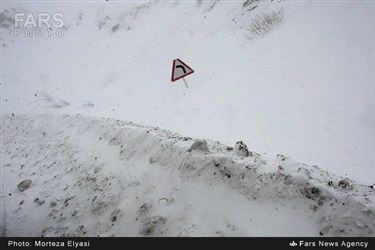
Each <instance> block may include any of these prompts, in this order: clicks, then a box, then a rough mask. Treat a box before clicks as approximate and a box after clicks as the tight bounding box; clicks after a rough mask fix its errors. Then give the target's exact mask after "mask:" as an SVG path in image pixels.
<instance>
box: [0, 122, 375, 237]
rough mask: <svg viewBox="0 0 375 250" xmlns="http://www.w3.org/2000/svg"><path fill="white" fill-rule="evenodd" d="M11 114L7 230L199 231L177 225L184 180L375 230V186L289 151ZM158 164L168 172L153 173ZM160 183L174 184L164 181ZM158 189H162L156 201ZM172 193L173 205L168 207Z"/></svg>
mask: <svg viewBox="0 0 375 250" xmlns="http://www.w3.org/2000/svg"><path fill="white" fill-rule="evenodd" d="M2 120H3V124H2V136H3V145H2V147H3V148H2V152H3V155H4V159H3V162H2V168H3V172H4V171H5V172H6V173H7V174H5V175H4V174H2V178H4V176H7V180H4V182H5V183H6V186H5V189H6V193H9V196H8V195H5V194H4V193H3V199H4V201H5V205H6V206H5V215H6V218H2V219H3V222H4V223H2V225H4V230H3V231H4V232H5V234H6V235H8V236H22V235H28V236H30V235H29V234H30V231H28V230H30V229H33V233H34V234H36V235H37V236H38V235H46V236H56V235H59V236H82V235H91V236H92V235H94V236H95V235H98V236H100V235H103V236H105V235H110V234H111V233H112V235H156V236H162V235H170V236H175V235H178V236H190V235H197V234H198V235H199V230H198V229H195V230H196V231H194V230H193V229H191V228H189V229H186V228H185V229H183V230H182V229H176V228H175V229H173V227H177V226H176V225H177V224H176V223H177V222H176V221H177V220H179V219H177V218H180V217H179V216H180V215H181V214H183V213H184V211H183V210H182V209H181V210H179V208H181V207H180V206H178V205H173V202H176V201H178V200H179V197H178V192H179V189H182V188H180V187H182V184H181V183H184V182H188V183H193V185H194V186H195V187H196V188H197V189H198V190H200V189H202V190H204V189H205V186H206V185H207V186H208V187H209V188H210V187H211V186H213V187H214V186H217V185H222V184H223V183H224V184H225V185H226V186H227V187H229V188H230V189H232V190H234V192H236V193H240V194H241V195H243V196H245V197H246V199H247V200H248V201H249V202H250V201H251V202H257V203H263V202H267V201H273V202H278V203H284V202H285V203H294V202H298V203H304V204H306V207H307V211H304V212H306V213H307V214H309V215H310V216H311V217H312V218H314V220H315V221H316V225H317V227H316V229H317V230H316V232H315V233H316V234H315V235H324V236H374V235H375V221H374V220H373V217H374V214H375V206H374V198H375V195H374V187H373V186H365V185H360V184H358V183H356V182H354V181H352V180H349V179H342V178H340V177H338V176H335V175H334V174H331V173H328V172H325V171H322V170H321V169H319V168H318V167H317V166H308V165H306V164H301V163H297V162H294V161H293V160H291V159H289V158H288V157H285V156H284V155H281V154H279V155H277V157H276V158H275V159H273V160H269V159H266V157H264V156H261V155H260V154H258V153H255V152H251V151H248V150H247V148H246V145H245V144H243V143H242V142H239V143H237V144H236V145H235V146H234V147H229V146H226V145H223V144H220V143H219V142H215V141H211V140H195V139H192V138H189V137H183V136H181V135H179V134H176V133H172V132H170V131H166V130H162V129H159V128H152V127H144V126H140V125H137V124H134V123H131V122H124V121H120V120H113V119H104V118H103V119H97V118H90V117H85V116H82V115H77V116H69V115H64V116H57V115H36V116H4V117H2ZM77 141H79V142H80V143H77ZM85 145H86V146H85ZM155 169H158V171H159V172H160V171H161V172H162V174H161V175H160V176H158V175H154V174H153V173H155V172H153V171H154V170H155ZM12 176H14V178H13V177H12ZM34 176H38V178H34ZM145 176H146V177H145ZM17 179H19V181H18V182H14V181H13V180H17ZM24 179H31V180H32V184H31V186H30V188H28V189H27V190H25V191H23V192H21V191H19V190H17V189H16V188H17V184H18V183H19V182H21V181H22V180H24ZM141 184H142V185H141ZM160 186H168V187H166V188H165V189H163V190H160ZM165 190H168V191H167V192H165ZM150 193H153V196H150ZM157 195H159V197H162V198H160V199H159V200H157V201H156V200H155V198H153V197H156V196H157ZM163 195H164V196H163ZM181 195H182V196H183V195H184V194H183V193H181ZM146 197H148V198H147V199H148V201H145V200H146ZM135 198H136V199H135ZM139 198H140V199H139ZM181 198H182V199H183V197H180V199H181ZM142 199H144V200H142ZM20 200H22V201H21V202H20ZM150 200H151V201H150ZM4 201H3V202H4ZM164 201H165V203H166V204H167V205H173V206H174V208H173V209H172V208H167V207H161V206H162V205H161V204H160V203H163V202H164ZM45 202H46V203H45ZM48 203H49V205H48ZM235 205H236V204H234V206H235ZM125 209H127V210H126V211H125ZM169 209H170V210H169ZM41 211H43V213H41ZM151 211H153V212H151ZM171 211H173V213H172V212H171ZM254 213H257V211H254ZM173 214H174V215H173ZM177 214H178V215H177ZM125 215H126V217H127V219H125V218H123V221H122V223H121V220H120V218H121V216H123V217H125ZM32 218H34V219H35V220H37V221H38V223H39V224H40V228H38V226H36V225H35V223H36V221H34V222H33V221H32ZM108 218H109V219H108ZM131 218H132V219H131ZM217 219H218V220H220V218H217ZM30 220H31V221H30ZM124 220H130V221H132V222H133V223H136V225H137V226H136V227H135V228H134V229H126V227H127V226H129V222H125V221H124ZM185 220H188V219H186V218H185ZM119 221H120V222H119ZM115 222H116V223H117V224H119V225H118V229H117V231H116V230H115V229H113V227H114V225H115V224H116V223H115ZM202 223H203V222H202ZM25 224H29V225H25ZM185 224H186V223H185ZM197 224H199V223H197ZM73 225H74V226H73ZM120 225H122V226H120ZM35 228H37V229H35ZM168 229H169V231H168ZM172 229H173V230H172ZM132 230H133V231H132ZM202 230H203V229H202ZM223 235H230V234H229V233H226V232H225V231H224V232H223ZM242 236H249V235H242Z"/></svg>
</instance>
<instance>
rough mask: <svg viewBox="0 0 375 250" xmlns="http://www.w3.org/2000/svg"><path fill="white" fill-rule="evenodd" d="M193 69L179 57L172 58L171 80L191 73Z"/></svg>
mask: <svg viewBox="0 0 375 250" xmlns="http://www.w3.org/2000/svg"><path fill="white" fill-rule="evenodd" d="M193 73H194V70H193V69H192V68H190V67H189V66H187V65H186V63H184V62H183V61H181V60H180V59H178V58H177V59H174V60H173V65H172V77H171V81H172V82H174V81H177V80H178V79H181V78H184V77H185V76H187V75H190V74H193Z"/></svg>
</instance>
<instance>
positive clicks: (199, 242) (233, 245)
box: [0, 237, 375, 249]
mask: <svg viewBox="0 0 375 250" xmlns="http://www.w3.org/2000/svg"><path fill="white" fill-rule="evenodd" d="M0 243H1V244H0V248H1V249H21V248H27V249H116V248H118V249H134V248H136V249H142V248H150V249H181V248H182V249H188V248H189V249H197V248H203V247H204V248H206V247H208V248H209V249H212V248H213V247H214V248H216V247H217V248H219V249H222V248H227V249H375V238H374V237H372V238H370V237H340V238H338V237H336V238H333V237H321V238H319V237H295V238H293V237H255V238H252V237H222V238H219V237H212V238H211V237H153V238H147V237H79V238H56V237H44V238H37V237H5V238H0Z"/></svg>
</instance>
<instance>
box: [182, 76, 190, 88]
mask: <svg viewBox="0 0 375 250" xmlns="http://www.w3.org/2000/svg"><path fill="white" fill-rule="evenodd" d="M182 80H183V81H184V83H185V86H186V88H189V85H188V84H187V82H186V80H185V77H184V78H182Z"/></svg>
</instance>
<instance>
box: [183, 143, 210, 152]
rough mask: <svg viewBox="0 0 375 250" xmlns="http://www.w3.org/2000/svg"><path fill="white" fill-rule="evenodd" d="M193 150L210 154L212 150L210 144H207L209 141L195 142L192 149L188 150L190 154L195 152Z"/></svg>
mask: <svg viewBox="0 0 375 250" xmlns="http://www.w3.org/2000/svg"><path fill="white" fill-rule="evenodd" d="M193 150H198V151H202V152H204V153H209V152H210V149H209V148H208V144H207V141H206V140H198V141H195V142H194V143H193V144H192V145H191V146H190V148H189V149H188V151H189V152H191V151H193Z"/></svg>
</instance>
